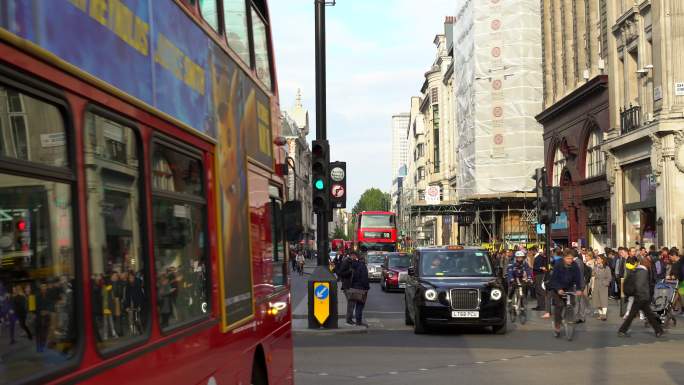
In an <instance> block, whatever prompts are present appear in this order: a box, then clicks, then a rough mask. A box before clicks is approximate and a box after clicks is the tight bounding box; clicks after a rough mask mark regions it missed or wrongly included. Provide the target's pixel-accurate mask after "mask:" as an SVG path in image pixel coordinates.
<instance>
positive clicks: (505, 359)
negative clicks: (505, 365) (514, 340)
mask: <svg viewBox="0 0 684 385" xmlns="http://www.w3.org/2000/svg"><path fill="white" fill-rule="evenodd" d="M499 361H508V358H500V359H499Z"/></svg>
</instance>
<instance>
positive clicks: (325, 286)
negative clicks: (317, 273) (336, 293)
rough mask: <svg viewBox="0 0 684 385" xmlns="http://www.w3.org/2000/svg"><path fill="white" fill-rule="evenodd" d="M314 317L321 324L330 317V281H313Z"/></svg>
mask: <svg viewBox="0 0 684 385" xmlns="http://www.w3.org/2000/svg"><path fill="white" fill-rule="evenodd" d="M313 292H314V317H316V320H317V321H318V323H319V324H321V325H323V324H324V323H325V321H327V320H328V317H330V283H329V282H314V284H313Z"/></svg>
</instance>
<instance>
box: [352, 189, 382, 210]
mask: <svg viewBox="0 0 684 385" xmlns="http://www.w3.org/2000/svg"><path fill="white" fill-rule="evenodd" d="M389 209H390V195H389V194H388V193H385V192H382V191H381V190H380V189H377V188H369V189H368V190H366V191H364V192H363V194H362V195H361V198H359V201H358V202H356V205H354V208H353V209H352V213H353V214H354V215H356V214H358V213H360V212H361V211H389Z"/></svg>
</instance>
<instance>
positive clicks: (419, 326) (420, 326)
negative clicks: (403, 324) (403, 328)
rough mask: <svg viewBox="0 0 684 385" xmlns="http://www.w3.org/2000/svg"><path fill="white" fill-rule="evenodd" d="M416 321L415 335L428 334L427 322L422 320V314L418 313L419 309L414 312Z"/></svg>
mask: <svg viewBox="0 0 684 385" xmlns="http://www.w3.org/2000/svg"><path fill="white" fill-rule="evenodd" d="M414 315H415V317H414V320H413V332H414V333H415V334H425V333H427V332H428V328H427V326H426V325H425V322H423V320H422V319H420V314H419V313H418V309H416V311H415V312H414Z"/></svg>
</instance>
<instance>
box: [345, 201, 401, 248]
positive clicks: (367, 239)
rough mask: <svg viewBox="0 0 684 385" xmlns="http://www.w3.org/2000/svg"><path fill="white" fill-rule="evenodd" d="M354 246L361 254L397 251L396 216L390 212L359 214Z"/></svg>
mask: <svg viewBox="0 0 684 385" xmlns="http://www.w3.org/2000/svg"><path fill="white" fill-rule="evenodd" d="M354 245H355V247H356V249H357V250H359V251H361V252H367V251H396V250H397V224H396V215H395V214H394V213H393V212H390V211H362V212H360V213H359V214H357V216H356V225H355V231H354Z"/></svg>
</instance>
